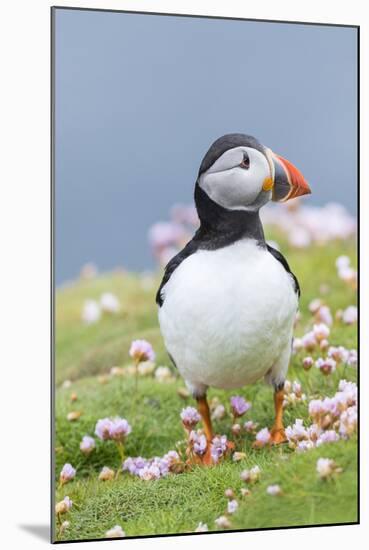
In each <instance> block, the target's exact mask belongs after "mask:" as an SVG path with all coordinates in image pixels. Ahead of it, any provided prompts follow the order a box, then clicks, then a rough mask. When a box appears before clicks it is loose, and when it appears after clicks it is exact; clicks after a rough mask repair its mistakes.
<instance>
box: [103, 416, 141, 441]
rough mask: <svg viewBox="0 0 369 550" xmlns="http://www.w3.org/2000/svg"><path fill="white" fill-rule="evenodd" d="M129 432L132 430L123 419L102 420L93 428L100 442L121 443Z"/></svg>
mask: <svg viewBox="0 0 369 550" xmlns="http://www.w3.org/2000/svg"><path fill="white" fill-rule="evenodd" d="M131 431H132V428H131V426H130V425H129V424H128V422H127V420H126V419H125V418H113V419H111V418H102V419H100V420H98V421H97V423H96V427H95V434H96V435H97V437H98V438H99V439H101V440H102V441H106V440H107V439H113V440H115V441H123V440H124V438H125V437H127V435H128V434H130V433H131Z"/></svg>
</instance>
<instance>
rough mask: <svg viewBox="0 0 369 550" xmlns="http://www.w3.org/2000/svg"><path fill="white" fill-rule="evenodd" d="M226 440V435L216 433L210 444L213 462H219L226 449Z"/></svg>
mask: <svg viewBox="0 0 369 550" xmlns="http://www.w3.org/2000/svg"><path fill="white" fill-rule="evenodd" d="M227 443H228V440H227V436H226V435H216V436H215V437H214V438H213V441H212V442H211V446H210V452H211V457H212V459H213V461H214V462H215V463H217V462H219V461H220V460H221V459H222V458H224V456H225V455H226V453H227V451H228V444H227Z"/></svg>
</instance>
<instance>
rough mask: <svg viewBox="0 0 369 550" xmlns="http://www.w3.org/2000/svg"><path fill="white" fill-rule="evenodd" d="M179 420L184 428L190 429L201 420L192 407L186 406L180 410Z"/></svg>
mask: <svg viewBox="0 0 369 550" xmlns="http://www.w3.org/2000/svg"><path fill="white" fill-rule="evenodd" d="M181 420H182V424H183V426H184V428H185V429H186V430H187V431H188V430H192V429H193V428H194V427H195V426H196V425H197V424H198V423H199V422H200V420H201V416H200V415H199V413H198V412H197V410H196V409H195V408H194V407H186V408H184V409H182V411H181Z"/></svg>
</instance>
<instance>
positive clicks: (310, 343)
mask: <svg viewBox="0 0 369 550" xmlns="http://www.w3.org/2000/svg"><path fill="white" fill-rule="evenodd" d="M317 344H318V342H317V339H316V337H315V334H314V332H313V331H310V332H307V333H306V334H305V335H304V336H303V337H302V345H303V346H304V348H305V349H306V350H307V351H312V350H313V349H314V348H315V347H316V346H317Z"/></svg>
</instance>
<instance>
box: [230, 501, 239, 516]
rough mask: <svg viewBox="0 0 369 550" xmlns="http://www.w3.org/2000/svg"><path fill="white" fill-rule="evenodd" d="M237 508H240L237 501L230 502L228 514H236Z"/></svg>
mask: <svg viewBox="0 0 369 550" xmlns="http://www.w3.org/2000/svg"><path fill="white" fill-rule="evenodd" d="M237 508H238V502H237V500H235V499H233V500H230V501H229V502H228V505H227V512H228V514H234V513H235V512H236V511H237Z"/></svg>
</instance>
